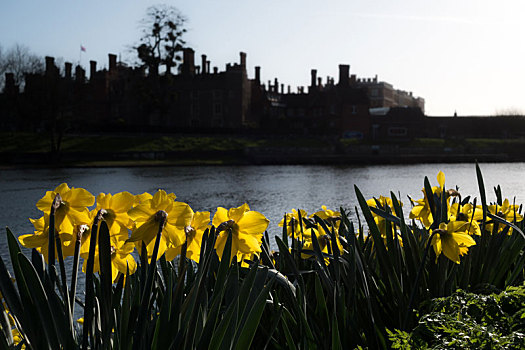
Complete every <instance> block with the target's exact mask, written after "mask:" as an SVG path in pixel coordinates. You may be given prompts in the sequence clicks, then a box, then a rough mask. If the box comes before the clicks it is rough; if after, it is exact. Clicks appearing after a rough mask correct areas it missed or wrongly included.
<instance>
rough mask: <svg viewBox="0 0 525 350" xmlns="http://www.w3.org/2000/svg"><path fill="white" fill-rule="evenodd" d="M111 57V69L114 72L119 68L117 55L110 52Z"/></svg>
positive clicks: (109, 56)
mask: <svg viewBox="0 0 525 350" xmlns="http://www.w3.org/2000/svg"><path fill="white" fill-rule="evenodd" d="M108 58H109V71H110V72H113V71H114V70H115V69H116V68H117V55H114V54H112V53H110V54H108Z"/></svg>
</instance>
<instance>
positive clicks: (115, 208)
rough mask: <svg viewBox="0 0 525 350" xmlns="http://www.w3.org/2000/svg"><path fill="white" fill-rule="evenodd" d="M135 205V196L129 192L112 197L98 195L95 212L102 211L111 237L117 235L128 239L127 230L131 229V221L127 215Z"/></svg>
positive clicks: (110, 195)
mask: <svg viewBox="0 0 525 350" xmlns="http://www.w3.org/2000/svg"><path fill="white" fill-rule="evenodd" d="M134 203H135V196H134V195H132V194H131V193H129V192H120V193H116V194H114V195H112V194H111V193H108V194H105V193H100V194H99V195H98V196H97V207H96V208H95V210H94V211H95V212H98V210H100V209H104V210H105V213H104V220H105V221H106V223H107V224H108V228H109V232H110V234H111V235H114V234H118V235H122V236H125V237H126V238H127V237H128V229H131V228H132V227H133V221H132V220H131V219H130V217H129V215H128V211H129V210H130V209H131V207H132V206H133V204H134Z"/></svg>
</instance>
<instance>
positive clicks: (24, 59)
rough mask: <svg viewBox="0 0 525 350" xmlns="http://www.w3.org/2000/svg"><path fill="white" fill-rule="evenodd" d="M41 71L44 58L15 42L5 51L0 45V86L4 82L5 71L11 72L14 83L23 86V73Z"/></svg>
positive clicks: (42, 70)
mask: <svg viewBox="0 0 525 350" xmlns="http://www.w3.org/2000/svg"><path fill="white" fill-rule="evenodd" d="M43 72H44V60H43V59H42V57H40V56H37V55H35V54H33V53H32V52H31V50H29V48H27V47H26V46H24V45H20V44H15V45H13V46H12V47H10V48H9V49H8V50H5V51H4V50H2V48H1V47H0V86H2V85H3V83H4V75H5V73H13V75H14V79H15V84H17V85H18V86H21V87H23V85H24V74H27V73H43Z"/></svg>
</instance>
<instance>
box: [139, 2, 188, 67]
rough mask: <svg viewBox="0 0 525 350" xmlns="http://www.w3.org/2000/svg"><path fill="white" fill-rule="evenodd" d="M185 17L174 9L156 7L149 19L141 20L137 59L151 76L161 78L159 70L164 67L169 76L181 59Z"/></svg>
mask: <svg viewBox="0 0 525 350" xmlns="http://www.w3.org/2000/svg"><path fill="white" fill-rule="evenodd" d="M185 22H186V18H185V17H184V16H183V15H182V14H181V13H180V11H179V10H178V9H177V8H176V7H174V6H168V5H154V6H150V7H148V9H147V11H146V16H145V18H144V19H142V21H141V27H142V37H141V39H140V44H139V45H138V46H136V47H134V49H136V50H137V55H138V58H139V59H140V60H141V61H142V63H143V66H145V67H147V68H148V71H149V74H150V75H158V74H159V67H160V66H164V67H165V68H166V73H167V74H170V73H171V69H172V68H174V67H176V66H177V62H179V61H181V60H182V57H181V56H180V55H179V52H181V51H182V49H183V45H184V44H186V42H185V41H184V40H182V35H183V34H184V33H185V32H186V29H185V28H184V24H185Z"/></svg>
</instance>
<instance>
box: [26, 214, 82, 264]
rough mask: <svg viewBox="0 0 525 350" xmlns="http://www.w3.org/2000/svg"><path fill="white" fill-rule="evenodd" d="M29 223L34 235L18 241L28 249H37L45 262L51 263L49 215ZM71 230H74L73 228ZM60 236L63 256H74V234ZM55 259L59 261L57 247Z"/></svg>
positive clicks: (65, 233) (60, 234) (64, 233)
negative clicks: (49, 255)
mask: <svg viewBox="0 0 525 350" xmlns="http://www.w3.org/2000/svg"><path fill="white" fill-rule="evenodd" d="M29 221H31V223H32V224H33V226H34V228H35V231H34V234H27V235H21V236H19V237H18V240H19V241H20V244H22V245H23V246H24V247H26V248H36V250H37V251H38V252H39V253H40V254H42V255H43V256H44V259H45V261H46V262H47V263H49V261H48V252H49V215H47V214H44V216H42V217H40V218H39V219H29ZM71 229H73V227H72V228H71ZM58 235H59V237H60V242H61V244H62V255H63V256H64V257H66V256H72V255H73V253H74V248H75V245H74V244H71V243H72V239H73V235H72V232H61V233H59V234H58ZM55 258H56V259H58V252H57V250H56V246H55Z"/></svg>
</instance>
